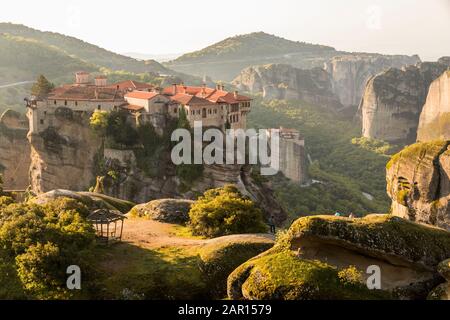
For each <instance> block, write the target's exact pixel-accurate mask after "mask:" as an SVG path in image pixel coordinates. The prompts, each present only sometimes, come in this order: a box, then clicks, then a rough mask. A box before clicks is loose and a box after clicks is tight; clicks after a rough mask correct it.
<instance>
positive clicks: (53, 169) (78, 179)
mask: <svg viewBox="0 0 450 320" xmlns="http://www.w3.org/2000/svg"><path fill="white" fill-rule="evenodd" d="M45 117H46V119H45V121H48V122H51V125H50V126H48V127H47V128H46V129H45V130H43V131H39V130H36V131H34V132H30V133H29V135H28V139H29V141H30V144H31V167H30V177H31V186H32V190H33V191H34V192H35V193H37V194H39V193H43V192H46V191H50V190H53V189H68V190H74V191H85V190H88V189H89V187H90V186H92V185H93V184H94V183H95V176H94V175H93V172H94V167H95V166H96V161H98V160H99V159H96V154H97V153H98V150H99V147H100V146H101V144H102V142H101V140H100V139H99V138H98V137H97V136H96V135H95V134H94V132H93V131H92V130H91V129H90V128H89V115H88V114H80V113H73V112H72V111H71V110H70V109H69V108H57V109H56V112H55V114H54V115H50V114H46V115H45Z"/></svg>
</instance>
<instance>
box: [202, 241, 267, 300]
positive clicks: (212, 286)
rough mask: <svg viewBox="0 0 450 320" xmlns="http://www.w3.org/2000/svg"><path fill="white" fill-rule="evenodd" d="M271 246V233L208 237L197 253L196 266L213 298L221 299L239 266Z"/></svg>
mask: <svg viewBox="0 0 450 320" xmlns="http://www.w3.org/2000/svg"><path fill="white" fill-rule="evenodd" d="M273 245H274V241H273V237H272V236H270V235H252V234H248V235H231V236H225V237H220V238H215V239H211V240H208V241H207V242H206V243H205V244H204V245H202V246H201V247H200V248H199V250H198V252H199V257H200V260H201V261H200V263H199V268H200V271H201V272H202V274H203V277H204V278H205V280H206V282H207V285H208V287H209V290H210V291H211V293H212V294H213V296H214V298H217V299H223V297H224V296H226V292H227V277H228V275H229V274H230V273H231V272H233V270H234V269H236V268H237V267H238V266H240V265H241V264H242V263H244V262H246V261H247V260H249V259H251V258H253V257H255V256H257V255H258V254H260V253H262V252H264V251H266V250H268V249H270V248H271V247H272V246H273Z"/></svg>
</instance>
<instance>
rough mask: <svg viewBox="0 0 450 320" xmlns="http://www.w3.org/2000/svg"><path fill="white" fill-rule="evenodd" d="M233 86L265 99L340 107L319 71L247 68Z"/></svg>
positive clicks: (277, 66)
mask: <svg viewBox="0 0 450 320" xmlns="http://www.w3.org/2000/svg"><path fill="white" fill-rule="evenodd" d="M233 84H234V85H235V86H237V87H238V88H239V89H240V90H244V91H248V92H251V93H253V94H262V96H263V97H264V98H265V99H290V100H303V101H305V102H309V103H312V104H317V105H324V106H327V107H331V108H337V107H339V106H340V103H339V100H338V99H337V97H336V96H335V95H334V94H333V92H332V83H331V78H330V76H329V74H328V73H327V72H326V71H324V70H323V69H321V68H313V69H311V70H302V69H297V68H294V67H292V66H290V65H286V64H269V65H264V66H255V67H249V68H246V69H244V70H243V71H242V72H241V73H240V75H239V76H238V77H237V78H236V79H234V80H233Z"/></svg>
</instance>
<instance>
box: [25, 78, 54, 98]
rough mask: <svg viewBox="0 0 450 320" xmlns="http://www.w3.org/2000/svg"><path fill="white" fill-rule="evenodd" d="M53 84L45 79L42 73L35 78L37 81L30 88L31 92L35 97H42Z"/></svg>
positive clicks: (50, 89)
mask: <svg viewBox="0 0 450 320" xmlns="http://www.w3.org/2000/svg"><path fill="white" fill-rule="evenodd" d="M54 87H55V86H54V85H53V83H51V82H50V81H48V80H47V78H46V77H44V76H43V75H42V74H41V75H40V76H39V77H38V78H37V81H36V82H35V83H34V84H33V87H32V88H31V94H32V95H33V96H36V97H44V96H46V95H47V94H49V93H50V91H52V89H53V88H54Z"/></svg>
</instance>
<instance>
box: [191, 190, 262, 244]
mask: <svg viewBox="0 0 450 320" xmlns="http://www.w3.org/2000/svg"><path fill="white" fill-rule="evenodd" d="M189 218H190V222H189V226H190V228H191V229H192V232H193V233H194V234H195V235H202V236H208V237H217V236H223V235H228V234H239V233H261V232H265V231H267V227H266V225H265V223H264V220H263V214H262V212H261V210H260V209H258V208H257V207H256V205H255V203H253V201H251V200H249V199H246V198H244V197H243V196H242V195H241V193H240V192H239V191H238V189H237V188H236V187H235V186H233V185H226V186H224V187H223V188H217V189H211V190H208V191H206V192H205V193H204V195H203V196H202V197H200V198H199V199H198V200H197V201H196V202H195V203H194V204H193V205H192V207H191V210H190V211H189Z"/></svg>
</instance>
